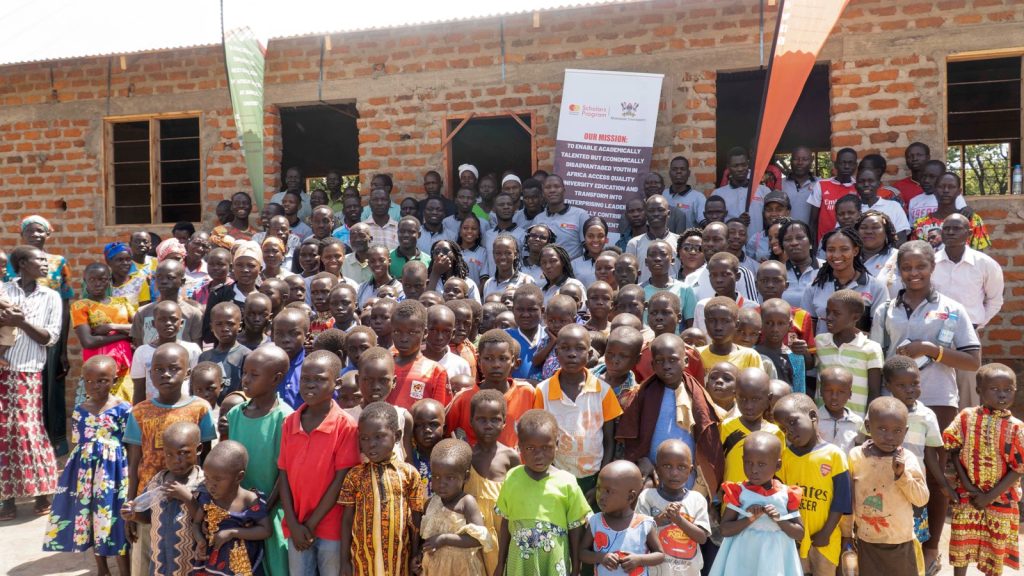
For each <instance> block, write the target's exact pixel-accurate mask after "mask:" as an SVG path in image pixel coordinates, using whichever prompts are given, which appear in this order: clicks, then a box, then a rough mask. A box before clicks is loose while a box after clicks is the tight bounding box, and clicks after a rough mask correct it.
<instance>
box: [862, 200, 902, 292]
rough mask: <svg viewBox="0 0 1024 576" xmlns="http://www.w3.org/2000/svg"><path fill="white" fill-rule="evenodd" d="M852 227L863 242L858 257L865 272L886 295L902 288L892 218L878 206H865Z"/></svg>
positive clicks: (896, 240) (896, 237) (897, 240)
mask: <svg viewBox="0 0 1024 576" xmlns="http://www.w3.org/2000/svg"><path fill="white" fill-rule="evenodd" d="M854 230H856V231H857V234H859V235H860V239H861V241H862V242H863V243H864V250H863V251H862V252H861V258H862V259H863V260H864V267H865V268H867V270H868V274H871V275H872V276H874V277H875V278H877V279H878V280H879V281H880V282H881V283H882V284H883V285H884V286H885V289H886V291H887V292H888V293H889V296H895V295H896V293H897V292H899V291H900V289H901V288H903V283H902V282H901V281H900V276H899V271H898V270H897V268H896V249H897V248H898V247H899V236H898V235H897V234H896V227H895V226H893V224H892V220H890V219H889V217H888V216H887V215H886V214H885V213H883V212H879V211H877V210H868V211H867V212H865V213H863V214H861V216H860V219H859V220H858V221H857V224H856V225H854Z"/></svg>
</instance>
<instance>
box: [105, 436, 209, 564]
mask: <svg viewBox="0 0 1024 576" xmlns="http://www.w3.org/2000/svg"><path fill="white" fill-rule="evenodd" d="M160 442H161V443H162V446H163V447H162V450H161V453H162V454H161V455H162V460H163V463H162V464H163V465H162V468H163V469H162V470H160V471H159V472H157V473H156V474H155V475H153V477H152V478H151V479H150V480H148V481H147V483H146V485H145V486H144V487H143V490H142V491H141V494H140V497H139V498H138V501H139V502H140V504H136V501H135V499H134V498H133V499H132V500H129V501H128V502H126V503H125V504H124V506H122V507H121V517H122V518H124V519H125V520H126V521H127V522H128V523H129V524H128V525H129V526H134V524H135V522H145V523H148V524H149V525H150V527H149V528H148V529H143V530H141V531H139V532H138V536H137V537H136V539H134V540H133V542H135V544H134V547H135V548H134V549H133V552H132V572H134V573H136V574H157V575H161V576H177V575H178V574H188V573H190V572H191V570H192V568H193V563H192V561H193V559H194V558H195V548H196V541H195V537H194V535H193V533H192V528H191V527H192V517H193V515H194V514H195V512H196V508H195V502H194V500H193V493H194V492H195V490H196V489H197V488H199V485H200V484H202V482H203V480H204V477H203V470H202V469H201V468H200V467H199V466H197V462H198V460H199V452H200V450H202V444H201V432H200V427H199V426H197V425H196V424H194V423H192V422H187V421H178V422H175V423H174V424H171V425H170V426H168V427H167V428H166V429H165V430H163V431H162V433H161V435H160ZM144 500H150V501H151V502H152V503H151V504H149V505H148V507H145V506H144V505H143V504H141V502H143V501H144ZM129 539H132V538H131V532H129Z"/></svg>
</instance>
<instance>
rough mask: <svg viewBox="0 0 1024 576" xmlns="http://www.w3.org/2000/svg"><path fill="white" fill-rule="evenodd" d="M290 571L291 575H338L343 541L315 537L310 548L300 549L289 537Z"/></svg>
mask: <svg viewBox="0 0 1024 576" xmlns="http://www.w3.org/2000/svg"><path fill="white" fill-rule="evenodd" d="M288 572H289V573H290V575H291V576H317V574H319V575H320V576H336V575H337V574H338V573H339V572H341V541H340V540H324V539H322V538H313V544H312V545H311V546H310V547H309V548H307V549H305V550H298V549H297V548H295V544H294V543H292V541H291V539H289V540H288ZM275 576H276V575H275Z"/></svg>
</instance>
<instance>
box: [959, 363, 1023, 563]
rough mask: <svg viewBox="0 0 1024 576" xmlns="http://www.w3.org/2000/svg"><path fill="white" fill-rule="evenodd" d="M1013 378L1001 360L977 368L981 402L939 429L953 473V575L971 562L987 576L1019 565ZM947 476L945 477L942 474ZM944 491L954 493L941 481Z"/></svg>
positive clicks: (1019, 466) (1019, 454) (1018, 451)
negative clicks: (955, 485) (944, 487)
mask: <svg viewBox="0 0 1024 576" xmlns="http://www.w3.org/2000/svg"><path fill="white" fill-rule="evenodd" d="M1016 392H1017V377H1016V375H1015V374H1014V372H1013V370H1011V369H1010V367H1008V366H1006V365H1004V364H995V363H993V364H986V365H984V366H982V367H981V369H980V370H978V395H979V396H980V397H981V404H982V405H981V406H978V407H974V408H965V409H964V410H962V411H961V412H960V414H958V415H957V417H956V419H955V420H953V423H952V424H950V425H949V427H948V428H946V430H945V431H944V432H943V433H942V440H943V443H944V445H945V447H946V450H949V452H950V457H951V459H952V460H953V466H954V467H955V468H956V473H957V480H958V482H957V487H956V496H957V503H955V504H954V505H953V523H952V531H951V534H950V537H949V563H950V564H952V565H953V573H954V574H955V575H956V576H964V575H965V574H967V566H968V564H970V563H972V562H974V563H977V565H978V570H979V571H981V573H983V574H986V575H987V576H994V575H996V574H1002V573H1003V567H1004V566H1005V567H1007V568H1010V569H1013V570H1016V569H1017V568H1019V561H1018V554H1019V551H1018V545H1017V540H1016V538H1017V529H1018V524H1019V517H1018V512H1017V503H1018V502H1020V499H1021V489H1020V485H1019V483H1020V479H1021V475H1022V474H1024V423H1022V422H1021V421H1020V420H1018V419H1017V418H1015V417H1013V416H1011V415H1010V410H1009V409H1010V406H1011V405H1013V400H1014V395H1015V394H1016ZM943 479H945V477H943ZM944 485H945V486H946V490H948V491H949V492H950V493H953V490H952V487H951V486H949V483H948V482H945V483H944Z"/></svg>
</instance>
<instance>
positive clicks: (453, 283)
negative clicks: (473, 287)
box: [443, 276, 469, 302]
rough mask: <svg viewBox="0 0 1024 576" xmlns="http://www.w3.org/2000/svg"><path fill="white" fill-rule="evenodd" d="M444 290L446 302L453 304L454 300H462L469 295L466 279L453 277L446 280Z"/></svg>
mask: <svg viewBox="0 0 1024 576" xmlns="http://www.w3.org/2000/svg"><path fill="white" fill-rule="evenodd" d="M443 290H444V292H443V296H444V301H445V302H451V301H452V300H462V299H463V298H465V297H466V296H467V295H468V294H469V284H468V282H467V281H466V279H465V278H459V277H458V276H452V277H451V278H449V279H447V280H445V282H444V286H443Z"/></svg>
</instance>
